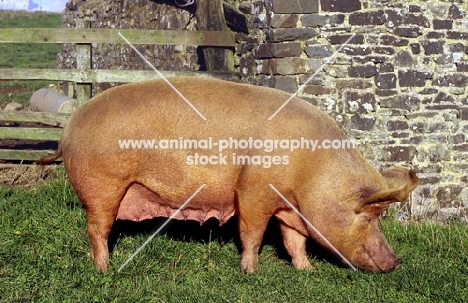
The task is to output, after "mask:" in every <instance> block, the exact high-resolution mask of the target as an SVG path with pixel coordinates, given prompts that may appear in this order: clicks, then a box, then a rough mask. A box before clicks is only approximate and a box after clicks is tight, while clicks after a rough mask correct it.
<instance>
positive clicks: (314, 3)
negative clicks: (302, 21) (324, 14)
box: [271, 0, 318, 14]
mask: <svg viewBox="0 0 468 303" xmlns="http://www.w3.org/2000/svg"><path fill="white" fill-rule="evenodd" d="M271 6H272V9H273V12H275V13H276V14H309V13H317V12H318V0H289V1H284V0H271Z"/></svg>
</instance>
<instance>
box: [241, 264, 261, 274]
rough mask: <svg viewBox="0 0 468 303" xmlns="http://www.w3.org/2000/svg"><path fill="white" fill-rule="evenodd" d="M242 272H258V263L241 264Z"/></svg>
mask: <svg viewBox="0 0 468 303" xmlns="http://www.w3.org/2000/svg"><path fill="white" fill-rule="evenodd" d="M241 268H242V272H243V273H244V274H254V273H256V272H258V265H253V264H243V263H242V264H241Z"/></svg>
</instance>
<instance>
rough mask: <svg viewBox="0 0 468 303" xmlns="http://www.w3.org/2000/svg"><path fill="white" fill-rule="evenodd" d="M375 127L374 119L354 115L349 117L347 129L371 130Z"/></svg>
mask: <svg viewBox="0 0 468 303" xmlns="http://www.w3.org/2000/svg"><path fill="white" fill-rule="evenodd" d="M374 125H375V117H365V116H361V115H359V114H355V115H353V116H352V117H351V120H350V124H349V126H348V127H349V128H351V129H358V130H366V131H369V130H371V129H372V128H373V127H374Z"/></svg>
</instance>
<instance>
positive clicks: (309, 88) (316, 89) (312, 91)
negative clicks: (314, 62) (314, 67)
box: [304, 85, 332, 96]
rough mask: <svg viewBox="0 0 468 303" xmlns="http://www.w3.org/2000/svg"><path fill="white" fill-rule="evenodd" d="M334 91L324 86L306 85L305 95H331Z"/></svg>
mask: <svg viewBox="0 0 468 303" xmlns="http://www.w3.org/2000/svg"><path fill="white" fill-rule="evenodd" d="M331 92H332V90H331V89H330V88H328V87H325V86H322V85H306V87H304V93H305V94H307V95H316V96H317V95H329V94H330V93H331Z"/></svg>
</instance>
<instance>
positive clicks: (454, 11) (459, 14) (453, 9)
mask: <svg viewBox="0 0 468 303" xmlns="http://www.w3.org/2000/svg"><path fill="white" fill-rule="evenodd" d="M465 17H466V11H465V10H464V9H463V8H461V7H459V6H458V5H456V4H452V5H451V6H450V8H449V11H448V19H463V18H465Z"/></svg>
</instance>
